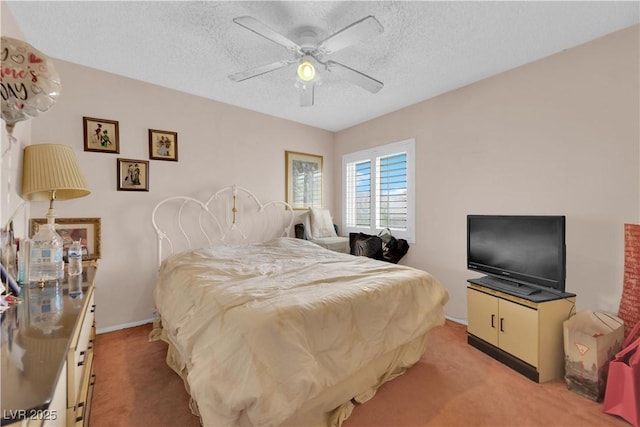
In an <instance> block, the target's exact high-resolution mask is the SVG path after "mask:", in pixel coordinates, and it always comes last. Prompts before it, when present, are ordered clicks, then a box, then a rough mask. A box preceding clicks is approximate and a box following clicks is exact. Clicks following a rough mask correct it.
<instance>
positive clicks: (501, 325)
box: [467, 283, 575, 382]
mask: <svg viewBox="0 0 640 427" xmlns="http://www.w3.org/2000/svg"><path fill="white" fill-rule="evenodd" d="M567 295H570V296H568V297H562V298H556V299H552V300H548V301H543V302H534V301H530V300H527V299H524V298H522V297H518V296H514V295H510V294H507V293H504V292H500V291H496V290H493V289H490V288H487V287H484V286H481V285H477V284H474V283H469V286H468V287H467V312H468V321H469V325H468V327H467V342H468V343H469V344H470V345H472V346H473V347H476V348H477V349H479V350H480V351H483V352H484V353H486V354H488V355H489V356H491V357H493V358H494V359H497V360H499V361H500V362H502V363H504V364H505V365H507V366H509V367H511V368H512V369H514V370H516V371H518V372H519V373H521V374H523V375H524V376H526V377H527V378H529V379H531V380H533V381H535V382H546V381H550V380H553V379H556V378H561V377H563V376H564V339H563V330H562V323H563V322H564V321H565V320H567V319H568V318H569V316H570V315H571V313H572V312H573V310H574V308H575V295H573V294H567Z"/></svg>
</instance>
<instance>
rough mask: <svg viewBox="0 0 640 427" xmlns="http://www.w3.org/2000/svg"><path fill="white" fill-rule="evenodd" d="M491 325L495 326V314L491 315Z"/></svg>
mask: <svg viewBox="0 0 640 427" xmlns="http://www.w3.org/2000/svg"><path fill="white" fill-rule="evenodd" d="M491 327H492V328H495V327H496V315H495V314H492V315H491Z"/></svg>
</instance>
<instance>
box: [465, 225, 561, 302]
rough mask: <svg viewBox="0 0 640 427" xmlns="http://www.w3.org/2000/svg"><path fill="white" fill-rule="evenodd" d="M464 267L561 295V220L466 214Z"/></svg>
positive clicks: (515, 283)
mask: <svg viewBox="0 0 640 427" xmlns="http://www.w3.org/2000/svg"><path fill="white" fill-rule="evenodd" d="M467 268H468V269H469V270H473V271H477V272H479V273H483V274H487V275H489V276H493V277H497V278H500V279H502V281H506V282H507V283H512V284H514V285H515V286H516V287H518V286H519V285H525V286H526V285H532V286H533V287H534V288H533V289H538V290H550V291H555V292H564V291H565V276H566V249H565V217H564V216H547V215H540V216H524V215H468V216H467Z"/></svg>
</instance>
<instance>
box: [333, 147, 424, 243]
mask: <svg viewBox="0 0 640 427" xmlns="http://www.w3.org/2000/svg"><path fill="white" fill-rule="evenodd" d="M414 156H415V140H414V139H408V140H405V141H401V142H396V143H393V144H387V145H383V146H380V147H375V148H372V149H369V150H364V151H359V152H357V153H351V154H345V155H344V156H343V157H342V171H343V172H342V185H343V192H342V193H343V198H344V199H343V203H342V206H343V208H342V217H343V218H344V226H343V229H344V230H345V232H347V233H350V232H362V233H367V234H377V233H378V232H380V230H382V229H384V228H389V229H390V230H391V232H392V233H393V235H394V236H396V237H399V238H403V239H407V240H408V241H409V242H411V243H413V241H414V236H415V225H414V224H415V222H414Z"/></svg>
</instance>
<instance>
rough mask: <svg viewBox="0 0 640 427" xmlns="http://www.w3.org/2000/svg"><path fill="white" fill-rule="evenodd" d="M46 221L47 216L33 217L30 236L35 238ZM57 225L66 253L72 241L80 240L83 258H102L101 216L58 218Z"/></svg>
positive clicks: (30, 224)
mask: <svg viewBox="0 0 640 427" xmlns="http://www.w3.org/2000/svg"><path fill="white" fill-rule="evenodd" d="M46 223H47V219H46V218H31V220H30V221H29V237H30V238H32V239H33V236H34V235H35V234H36V233H37V232H38V228H39V227H40V225H42V224H46ZM55 225H56V231H57V232H58V234H59V235H60V237H62V244H63V251H64V253H65V254H66V252H67V249H68V248H69V246H70V245H71V243H72V242H74V241H76V240H79V241H80V244H81V245H82V259H83V260H93V259H99V258H100V218H56V219H55Z"/></svg>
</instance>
